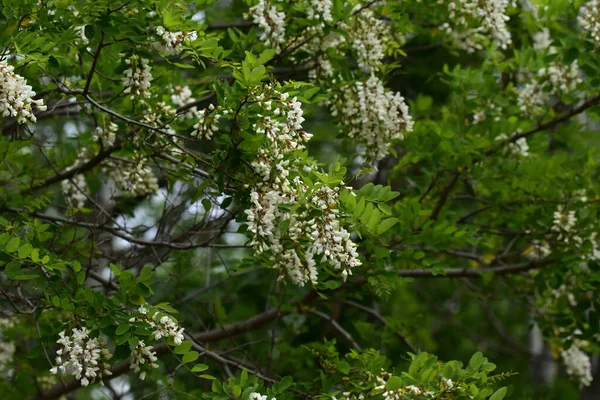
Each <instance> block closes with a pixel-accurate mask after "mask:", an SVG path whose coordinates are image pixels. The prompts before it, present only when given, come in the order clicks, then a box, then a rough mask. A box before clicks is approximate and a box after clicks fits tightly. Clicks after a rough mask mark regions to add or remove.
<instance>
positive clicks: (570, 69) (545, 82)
mask: <svg viewBox="0 0 600 400" xmlns="http://www.w3.org/2000/svg"><path fill="white" fill-rule="evenodd" d="M581 82H583V80H582V79H581V74H580V71H579V66H578V65H577V60H575V61H574V62H573V63H571V64H569V65H564V64H562V63H561V62H559V61H555V62H553V63H552V65H551V66H549V67H548V68H542V69H540V70H539V71H538V73H537V76H536V77H535V78H534V80H533V81H532V82H530V83H527V84H526V85H524V86H523V87H522V88H521V89H519V90H518V91H517V96H518V98H517V101H518V105H519V108H520V109H521V111H522V112H523V113H524V114H525V115H529V116H533V115H536V114H538V113H540V112H541V111H544V109H545V107H546V106H547V104H548V102H549V101H550V99H551V97H552V96H561V95H563V94H568V93H571V92H573V91H574V90H575V89H576V88H577V86H578V85H579V84H580V83H581Z"/></svg>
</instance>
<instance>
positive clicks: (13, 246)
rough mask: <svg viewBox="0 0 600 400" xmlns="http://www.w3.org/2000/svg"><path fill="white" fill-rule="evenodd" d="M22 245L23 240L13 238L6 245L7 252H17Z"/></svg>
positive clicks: (16, 237)
mask: <svg viewBox="0 0 600 400" xmlns="http://www.w3.org/2000/svg"><path fill="white" fill-rule="evenodd" d="M20 244H21V238H20V237H18V236H15V237H13V238H12V239H10V241H9V242H8V243H7V244H6V252H7V253H14V252H15V251H17V250H18V249H19V245H20Z"/></svg>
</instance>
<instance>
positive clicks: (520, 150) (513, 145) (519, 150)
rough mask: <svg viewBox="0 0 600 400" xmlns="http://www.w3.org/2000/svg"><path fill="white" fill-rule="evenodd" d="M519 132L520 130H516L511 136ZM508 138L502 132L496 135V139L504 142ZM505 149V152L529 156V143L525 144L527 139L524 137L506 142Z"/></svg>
mask: <svg viewBox="0 0 600 400" xmlns="http://www.w3.org/2000/svg"><path fill="white" fill-rule="evenodd" d="M519 133H521V131H519V130H518V131H516V132H515V133H513V135H512V136H514V135H518V134H519ZM508 139H509V137H508V136H507V135H506V134H504V133H503V134H501V135H498V136H496V140H497V141H502V142H504V141H506V140H508ZM505 150H506V152H507V153H510V154H513V155H518V156H521V157H529V145H528V144H527V139H526V138H524V137H522V138H519V139H517V140H515V141H513V142H510V143H508V145H507V146H506V149H505Z"/></svg>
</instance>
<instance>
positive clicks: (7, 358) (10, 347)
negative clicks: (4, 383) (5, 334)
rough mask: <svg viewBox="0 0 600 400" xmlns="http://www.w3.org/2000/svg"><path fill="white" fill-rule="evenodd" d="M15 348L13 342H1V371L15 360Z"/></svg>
mask: <svg viewBox="0 0 600 400" xmlns="http://www.w3.org/2000/svg"><path fill="white" fill-rule="evenodd" d="M15 350H16V348H15V344H14V343H13V342H0V371H3V370H4V369H6V367H7V366H9V365H10V364H11V363H12V362H13V358H14V356H15Z"/></svg>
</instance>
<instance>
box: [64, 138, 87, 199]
mask: <svg viewBox="0 0 600 400" xmlns="http://www.w3.org/2000/svg"><path fill="white" fill-rule="evenodd" d="M87 159H88V150H87V148H85V147H82V148H81V149H80V150H79V153H78V154H77V159H76V160H75V163H73V165H71V166H70V167H69V168H68V170H72V169H74V168H77V167H79V166H80V165H82V164H84V163H85V162H86V161H87ZM61 188H62V192H63V196H64V197H65V201H66V203H67V205H68V206H69V207H77V208H81V207H83V206H84V205H85V202H86V201H87V193H88V192H89V189H88V185H87V182H86V180H85V177H84V176H83V174H75V175H74V176H73V177H72V178H71V179H65V180H63V181H62V182H61Z"/></svg>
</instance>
